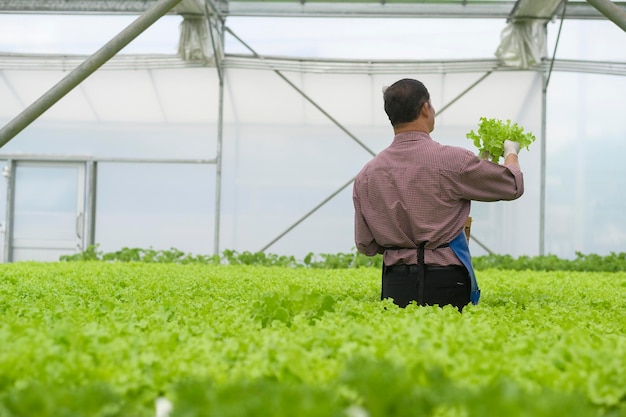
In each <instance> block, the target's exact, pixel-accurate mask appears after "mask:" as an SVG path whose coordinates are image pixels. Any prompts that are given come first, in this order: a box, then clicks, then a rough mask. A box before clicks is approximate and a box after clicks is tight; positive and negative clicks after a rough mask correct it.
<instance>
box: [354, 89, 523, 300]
mask: <svg viewBox="0 0 626 417" xmlns="http://www.w3.org/2000/svg"><path fill="white" fill-rule="evenodd" d="M383 98H384V102H385V112H386V113H387V116H389V120H390V122H391V125H392V126H393V130H394V138H393V142H392V143H391V145H390V146H389V147H387V148H386V149H384V150H383V151H382V152H380V153H379V154H378V155H377V156H376V157H374V158H373V159H372V160H371V161H370V162H368V163H367V164H366V165H365V167H363V169H362V170H361V172H360V173H359V174H358V175H357V177H356V179H355V182H354V189H353V200H354V208H355V243H356V247H357V250H358V251H359V252H361V253H363V254H365V255H368V256H374V255H376V254H378V253H381V254H383V273H382V292H381V299H384V298H392V299H393V301H394V303H395V304H397V305H399V306H400V307H405V306H406V305H408V304H409V303H410V302H411V301H416V302H417V303H418V304H419V305H439V306H443V305H447V304H451V305H454V306H456V307H457V308H458V309H459V311H462V309H463V307H464V306H465V305H467V304H469V303H470V302H472V303H474V304H476V303H478V298H479V297H480V290H479V289H478V285H477V284H476V278H475V275H474V271H473V269H472V264H471V259H470V255H469V249H468V245H467V240H466V237H465V233H464V225H465V222H466V220H467V218H468V216H469V213H470V202H471V200H476V201H499V200H514V199H516V198H519V197H520V196H521V195H522V193H523V192H524V180H523V176H522V172H521V170H520V166H519V162H518V159H517V154H518V152H519V143H517V142H512V141H509V140H507V141H505V143H504V165H499V164H495V163H493V162H490V161H488V160H486V159H482V158H479V157H477V156H476V155H474V154H473V153H472V152H471V151H469V150H467V149H464V148H460V147H455V146H444V145H441V144H439V143H437V142H435V141H434V140H433V139H432V138H431V137H430V132H432V131H433V129H434V127H435V109H434V108H433V106H432V104H431V102H430V95H429V93H428V90H427V89H426V87H425V86H424V85H423V84H422V83H421V82H419V81H417V80H413V79H402V80H399V81H397V82H396V83H394V84H393V85H391V86H390V87H388V88H387V89H386V90H385V92H384V94H383Z"/></svg>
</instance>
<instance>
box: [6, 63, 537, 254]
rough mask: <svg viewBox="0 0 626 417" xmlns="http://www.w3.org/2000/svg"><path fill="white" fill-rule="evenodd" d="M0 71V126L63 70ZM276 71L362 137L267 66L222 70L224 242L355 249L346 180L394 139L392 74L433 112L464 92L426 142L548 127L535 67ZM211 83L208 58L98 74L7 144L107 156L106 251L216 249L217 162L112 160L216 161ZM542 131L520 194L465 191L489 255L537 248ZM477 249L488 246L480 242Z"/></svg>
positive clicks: (289, 250)
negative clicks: (484, 128) (421, 93)
mask: <svg viewBox="0 0 626 417" xmlns="http://www.w3.org/2000/svg"><path fill="white" fill-rule="evenodd" d="M1 73H2V78H1V79H2V80H4V81H3V82H2V83H0V89H2V91H1V93H2V96H3V97H7V99H6V100H4V102H3V104H2V107H0V109H1V112H0V115H1V116H2V118H3V120H4V122H6V121H8V119H9V117H10V116H11V115H13V114H15V113H17V112H19V111H20V109H21V107H22V106H23V103H29V102H31V101H32V100H34V99H35V98H36V97H38V95H40V94H42V93H43V92H45V91H46V88H48V86H50V85H51V83H53V82H54V80H55V79H60V78H61V77H62V76H63V75H64V73H63V72H61V71H52V70H30V71H23V70H22V71H17V70H3V71H1ZM284 74H285V76H286V77H288V78H289V79H290V80H291V81H292V82H293V83H294V84H296V85H297V86H298V87H299V88H300V89H301V90H302V91H304V92H305V93H306V94H307V95H308V96H309V97H310V98H311V99H312V100H313V101H314V102H316V103H317V104H318V105H319V106H321V107H322V108H323V109H324V110H325V111H326V112H327V113H329V114H330V115H332V117H333V118H334V119H335V120H337V121H338V122H339V123H340V124H341V125H342V126H343V127H344V128H345V129H347V130H348V131H350V133H351V134H352V135H354V136H355V137H356V138H358V140H359V141H360V142H362V143H363V144H364V146H365V147H366V148H368V149H365V147H363V146H361V145H359V144H358V143H357V142H356V141H354V140H353V139H352V138H351V137H350V136H349V135H348V134H346V133H345V132H344V131H342V130H341V129H340V128H339V127H337V126H336V125H335V124H334V123H333V122H331V121H330V120H329V119H328V118H327V117H326V116H325V115H323V114H322V113H321V112H320V111H319V110H318V109H316V108H315V107H314V106H313V105H311V104H310V103H309V102H308V101H307V100H306V99H305V98H303V97H302V96H301V95H300V94H298V93H297V92H296V91H295V90H294V89H293V88H292V87H291V86H289V85H288V84H287V83H285V82H284V81H283V80H282V79H281V78H279V77H278V76H276V74H275V73H274V72H273V71H270V70H267V69H238V68H228V69H227V71H226V74H225V85H226V87H225V95H224V130H223V167H222V170H223V174H222V175H223V177H222V183H221V184H222V195H221V224H220V247H219V249H220V251H221V250H224V249H234V250H237V251H244V250H247V251H258V250H261V249H266V250H267V252H271V253H279V254H290V255H295V256H297V257H300V258H301V257H303V256H304V255H306V254H307V253H309V252H313V253H336V252H348V251H351V250H352V249H353V247H354V243H353V217H352V216H353V207H352V200H351V189H352V187H351V184H350V180H351V179H352V178H353V177H354V175H356V173H357V172H358V171H359V170H360V168H361V167H362V166H363V164H365V163H366V162H367V161H368V160H369V159H370V158H371V157H372V154H371V153H370V151H371V152H373V153H376V152H378V151H380V150H382V149H383V148H384V147H386V146H387V145H388V144H389V143H390V142H391V140H392V138H393V132H392V130H391V127H390V125H389V122H388V120H387V118H386V115H385V114H384V111H383V103H382V88H383V87H384V86H386V85H389V84H391V83H392V82H394V81H396V80H397V79H399V78H403V77H412V78H418V79H420V80H422V81H423V82H424V83H425V84H426V85H427V86H428V88H429V90H430V92H431V96H432V102H433V105H434V106H435V108H436V109H442V108H444V106H446V105H447V104H448V103H450V102H451V101H453V100H455V99H456V98H457V97H459V96H461V97H460V98H459V99H458V101H455V102H454V104H452V105H451V106H450V107H448V108H447V109H445V111H443V112H441V113H440V114H439V115H438V117H437V121H436V128H435V131H434V132H433V138H434V139H435V140H437V141H439V142H441V143H444V144H451V145H458V146H463V147H466V148H468V149H473V145H472V143H471V142H470V141H469V140H468V139H466V138H465V134H466V133H467V132H468V131H469V130H471V129H476V127H477V123H478V121H479V118H480V117H481V116H487V117H497V118H502V119H507V118H510V119H511V120H514V121H516V122H518V123H520V124H521V125H523V126H524V127H525V128H526V129H528V130H531V131H533V132H535V133H536V134H537V136H539V134H540V132H541V116H542V105H541V101H542V99H541V82H542V81H541V80H542V77H541V74H540V73H538V72H531V71H527V72H521V71H503V72H494V73H492V74H491V75H489V76H488V77H487V78H485V79H484V80H483V81H482V82H481V83H479V84H478V85H477V86H476V87H475V88H473V89H471V90H470V91H469V92H468V93H467V94H464V95H462V93H463V91H464V90H466V89H467V88H468V87H469V86H470V85H472V84H473V83H474V82H476V81H477V80H478V79H479V78H481V77H482V76H483V75H484V72H476V73H448V74H439V73H428V74H427V73H425V74H415V73H412V74H383V75H380V74H369V75H363V74H333V73H328V72H326V73H306V72H304V73H303V72H284ZM217 87H218V79H217V75H216V72H215V69H210V68H209V69H206V68H204V69H202V68H186V69H150V70H141V69H133V70H111V69H109V70H101V71H99V72H98V73H96V74H94V75H93V76H92V77H90V78H89V79H88V80H86V81H85V82H84V83H83V84H82V85H81V86H80V87H79V88H77V89H76V90H74V91H72V92H71V93H70V94H68V95H67V96H66V97H64V98H63V99H62V100H61V101H60V102H59V103H58V104H57V105H55V106H54V107H53V108H52V109H50V110H49V111H48V112H47V113H46V114H44V115H43V116H42V117H41V118H40V119H39V120H37V121H35V122H34V123H33V124H32V125H30V126H29V127H28V128H26V129H25V130H24V131H23V132H22V133H20V134H19V135H18V136H17V137H16V138H14V139H13V140H12V141H11V142H9V143H8V144H7V145H6V146H5V147H3V149H2V154H3V155H12V154H36V155H40V156H41V155H44V156H45V155H55V156H59V155H66V156H67V155H69V156H72V157H74V158H80V157H83V158H85V159H94V160H97V159H100V160H102V159H104V161H101V162H99V165H98V186H97V190H98V191H97V199H96V202H97V203H96V212H97V217H96V221H95V242H96V243H98V244H100V249H101V250H103V251H114V250H118V249H120V248H121V247H124V246H126V247H144V248H147V247H152V248H155V249H168V248H177V249H180V250H183V251H186V252H192V253H202V254H210V253H212V252H213V251H214V250H215V247H214V244H213V239H214V233H215V230H214V217H215V198H216V196H215V187H216V185H215V178H216V168H215V166H214V165H211V164H170V163H124V162H111V161H109V162H106V159H107V158H109V159H111V158H112V159H115V158H136V157H141V158H145V159H150V158H154V159H160V158H165V159H167V158H182V159H188V160H194V159H211V158H215V156H216V152H217V132H218V129H217V115H218V99H217V97H218V90H217ZM539 142H540V138H539V139H538V141H537V142H536V143H535V144H534V145H533V146H532V147H531V151H530V152H527V151H524V152H523V153H522V155H521V164H522V168H523V170H524V173H525V182H526V192H525V194H524V196H523V197H522V198H520V199H519V200H517V201H514V202H498V203H473V206H472V217H473V219H474V223H473V227H472V234H473V235H474V236H475V237H476V238H477V239H478V240H479V241H480V242H482V243H483V244H484V245H485V246H486V247H487V248H489V249H490V250H492V251H493V252H496V253H509V254H512V255H515V256H517V255H523V254H530V255H533V254H537V253H538V248H539V239H540V237H539V215H540V206H539V190H540V152H541V146H540V144H539ZM5 159H6V157H5ZM346 185H347V186H346ZM342 186H345V188H343V190H342V191H340V192H339V193H338V194H337V195H336V196H335V197H334V198H332V199H331V200H330V201H329V202H328V203H327V204H325V205H323V206H322V207H321V208H320V209H319V210H317V211H315V212H314V213H313V214H311V215H310V216H309V217H308V218H306V219H305V220H304V221H302V222H301V223H300V224H298V225H297V226H296V227H294V228H293V229H292V230H290V231H289V232H288V233H286V234H285V235H284V237H282V238H280V239H278V240H276V241H275V242H274V240H275V239H276V238H277V237H278V236H280V235H281V234H283V233H284V232H285V231H286V230H288V229H289V228H290V227H292V226H293V225H294V224H295V223H296V222H298V221H299V220H301V219H302V218H303V216H305V215H306V214H307V213H309V212H310V210H311V209H313V208H314V207H316V206H317V205H318V204H319V203H321V202H322V201H324V200H325V199H326V198H328V197H329V196H330V195H332V194H333V193H335V192H337V191H338V190H339V189H340V188H341V187H342ZM2 211H6V206H5V207H2ZM0 215H3V213H0ZM270 243H271V244H270ZM471 249H472V251H473V253H474V254H481V253H485V251H484V249H483V248H482V247H480V246H478V245H476V244H475V243H472V246H471ZM15 260H19V259H15Z"/></svg>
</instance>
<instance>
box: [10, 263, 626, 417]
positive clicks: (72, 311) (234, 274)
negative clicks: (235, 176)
mask: <svg viewBox="0 0 626 417" xmlns="http://www.w3.org/2000/svg"><path fill="white" fill-rule="evenodd" d="M480 280H481V281H480V282H481V289H482V297H481V302H480V303H479V304H478V305H475V306H474V305H470V306H467V307H466V308H465V309H464V310H463V313H459V312H458V311H457V310H456V309H454V308H452V307H444V308H438V307H417V306H415V305H410V306H408V307H407V308H406V309H401V308H398V307H396V306H395V305H394V304H392V303H391V301H389V300H384V301H381V300H380V274H379V271H377V270H376V269H374V268H362V269H355V268H345V269H314V268H291V267H265V266H258V265H238V266H231V265H213V266H210V267H206V266H205V265H201V264H187V265H182V264H177V263H158V264H157V263H142V262H132V263H130V262H77V263H66V262H55V263H28V262H24V263H14V264H2V265H0V317H1V318H2V319H1V320H0V340H1V341H2V343H0V416H2V417H26V416H28V417H79V416H80V417H87V416H88V417H154V416H155V400H156V399H157V398H158V397H161V396H162V397H165V398H167V399H168V400H169V401H171V403H172V404H173V411H172V413H171V415H170V417H195V416H197V417H200V416H204V417H213V416H216V417H217V416H219V417H248V416H272V417H283V416H285V417H287V416H289V417H294V416H298V417H319V416H328V417H409V416H411V417H412V416H424V417H462V416H468V417H469V416H481V417H502V416H506V417H553V416H561V415H563V416H568V417H626V336H625V335H626V321H625V320H624V319H623V318H624V315H625V314H626V302H625V298H624V291H623V289H624V288H626V273H624V272H617V273H613V272H593V273H591V272H571V271H556V272H540V271H504V270H493V269H492V270H485V271H483V272H482V273H481V278H480Z"/></svg>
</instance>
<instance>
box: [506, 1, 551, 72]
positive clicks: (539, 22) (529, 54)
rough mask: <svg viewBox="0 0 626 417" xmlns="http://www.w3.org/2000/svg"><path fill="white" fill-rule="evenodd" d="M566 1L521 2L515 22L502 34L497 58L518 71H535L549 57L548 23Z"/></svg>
mask: <svg viewBox="0 0 626 417" xmlns="http://www.w3.org/2000/svg"><path fill="white" fill-rule="evenodd" d="M562 2H563V1H562V0H548V1H542V2H538V1H521V2H518V7H516V9H515V11H514V13H513V18H512V20H511V21H510V22H509V23H508V24H507V26H506V27H505V28H504V30H503V31H502V34H501V42H500V45H499V46H498V49H497V50H496V56H497V57H498V58H500V59H501V60H502V62H503V63H505V64H506V65H509V66H513V67H516V68H531V67H532V66H534V65H536V64H538V63H540V62H541V59H542V58H543V57H545V56H547V49H546V48H547V33H546V32H547V29H546V22H547V21H549V20H550V19H551V18H552V16H553V15H554V12H555V9H556V8H557V7H558V6H559V4H561V3H562Z"/></svg>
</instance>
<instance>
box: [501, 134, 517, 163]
mask: <svg viewBox="0 0 626 417" xmlns="http://www.w3.org/2000/svg"><path fill="white" fill-rule="evenodd" d="M512 153H514V154H515V155H517V154H518V153H519V142H514V141H512V140H508V139H507V140H505V141H504V159H506V157H507V156H509V155H510V154H512Z"/></svg>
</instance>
